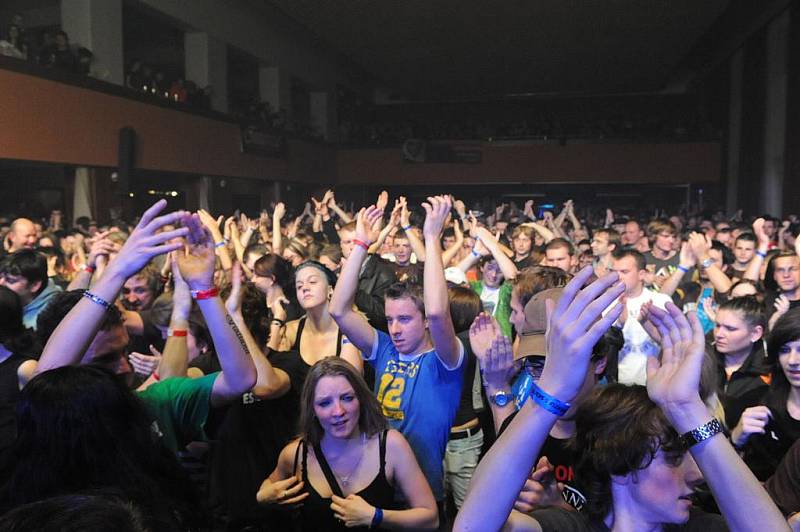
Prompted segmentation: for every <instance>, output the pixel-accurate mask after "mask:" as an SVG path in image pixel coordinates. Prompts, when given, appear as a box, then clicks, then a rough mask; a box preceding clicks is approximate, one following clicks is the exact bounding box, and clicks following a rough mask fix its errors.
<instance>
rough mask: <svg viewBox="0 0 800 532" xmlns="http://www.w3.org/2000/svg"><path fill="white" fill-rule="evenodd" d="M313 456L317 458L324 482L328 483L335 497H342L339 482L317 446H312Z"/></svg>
mask: <svg viewBox="0 0 800 532" xmlns="http://www.w3.org/2000/svg"><path fill="white" fill-rule="evenodd" d="M314 456H316V457H317V463H318V464H319V467H320V469H322V473H323V474H324V475H325V480H327V481H328V485H329V486H330V488H331V491H332V492H333V494H334V495H336V496H337V497H344V494H343V493H342V488H340V487H339V482H338V481H337V480H336V477H335V476H334V474H333V471H331V466H330V465H329V464H328V460H327V459H326V458H325V454H324V453H323V452H322V449H320V447H319V445H315V446H314Z"/></svg>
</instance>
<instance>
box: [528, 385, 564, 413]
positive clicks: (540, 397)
mask: <svg viewBox="0 0 800 532" xmlns="http://www.w3.org/2000/svg"><path fill="white" fill-rule="evenodd" d="M531 399H533V400H534V402H535V403H536V404H537V405H539V406H541V407H542V408H544V409H545V410H547V411H548V412H550V413H553V414H555V415H557V416H558V417H561V416H563V415H564V414H566V413H567V410H569V407H570V406H571V405H570V404H569V403H565V402H564V401H561V400H560V399H556V398H555V397H553V396H552V395H550V394H548V393H547V392H545V391H544V390H542V389H541V388H539V386H538V385H537V384H536V383H535V382H534V383H533V385H532V386H531Z"/></svg>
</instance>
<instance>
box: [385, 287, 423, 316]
mask: <svg viewBox="0 0 800 532" xmlns="http://www.w3.org/2000/svg"><path fill="white" fill-rule="evenodd" d="M404 298H408V299H410V300H411V301H413V302H414V305H416V307H417V310H419V311H420V312H422V315H423V316H425V299H424V296H423V292H422V286H420V285H418V284H416V283H410V282H408V281H397V282H395V283H392V284H391V285H390V286H389V288H387V289H386V294H385V295H384V299H404Z"/></svg>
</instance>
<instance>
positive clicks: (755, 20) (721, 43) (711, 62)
mask: <svg viewBox="0 0 800 532" xmlns="http://www.w3.org/2000/svg"><path fill="white" fill-rule="evenodd" d="M791 3H792V0H761V1H758V2H753V1H752V0H732V1H731V5H730V6H729V7H728V9H726V10H725V12H724V13H723V14H722V15H721V16H720V17H719V18H718V19H717V20H716V21H715V22H714V23H713V24H712V25H711V27H710V28H709V29H708V31H707V32H706V33H705V34H704V35H703V36H702V37H701V38H700V40H699V41H698V42H697V44H696V45H695V46H694V48H693V49H692V51H691V52H689V54H687V56H686V58H685V59H684V60H683V61H682V62H681V63H680V64H679V65H678V67H677V68H676V69H675V71H674V73H673V74H672V75H671V76H670V79H669V81H668V82H667V84H666V87H667V88H669V87H683V88H685V87H687V86H688V85H689V83H691V81H692V80H694V79H696V78H698V77H701V76H703V75H704V74H706V73H707V72H708V71H710V70H712V69H713V68H715V67H716V66H717V65H719V64H720V63H722V62H723V61H726V60H727V59H728V58H729V57H730V56H731V55H733V53H734V52H736V50H738V49H739V48H740V47H741V46H742V45H743V44H744V43H745V42H746V41H747V39H748V38H749V37H750V36H751V35H753V34H754V33H756V32H757V31H759V30H760V29H762V28H763V27H764V26H766V25H767V24H768V23H769V21H771V20H772V19H773V18H775V17H777V16H778V15H780V14H781V13H783V12H784V11H785V10H786V9H788V8H789V6H790V5H791Z"/></svg>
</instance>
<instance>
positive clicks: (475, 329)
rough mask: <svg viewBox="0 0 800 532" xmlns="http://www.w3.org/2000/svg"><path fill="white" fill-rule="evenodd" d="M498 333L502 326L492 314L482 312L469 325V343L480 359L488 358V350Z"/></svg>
mask: <svg viewBox="0 0 800 532" xmlns="http://www.w3.org/2000/svg"><path fill="white" fill-rule="evenodd" d="M498 334H500V326H499V325H498V324H497V321H496V320H495V319H494V318H493V317H492V316H490V315H489V314H487V313H486V312H481V313H480V314H478V315H477V316H476V317H475V319H474V320H473V321H472V325H470V327H469V344H470V346H471V347H472V352H473V353H475V356H476V357H477V358H478V360H481V359H483V358H486V351H488V350H489V348H490V347H491V346H492V342H493V341H494V339H495V338H496V337H497V335H498Z"/></svg>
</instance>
